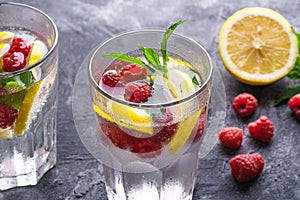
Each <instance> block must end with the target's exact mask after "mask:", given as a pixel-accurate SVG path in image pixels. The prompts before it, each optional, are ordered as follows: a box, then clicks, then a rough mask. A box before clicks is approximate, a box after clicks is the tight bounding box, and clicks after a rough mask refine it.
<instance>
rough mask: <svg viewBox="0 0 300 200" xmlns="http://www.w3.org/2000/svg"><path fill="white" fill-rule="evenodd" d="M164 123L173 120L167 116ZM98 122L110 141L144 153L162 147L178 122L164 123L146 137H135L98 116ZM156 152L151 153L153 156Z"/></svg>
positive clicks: (170, 136) (174, 131)
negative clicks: (155, 132)
mask: <svg viewBox="0 0 300 200" xmlns="http://www.w3.org/2000/svg"><path fill="white" fill-rule="evenodd" d="M165 120H166V123H168V122H169V120H173V118H171V117H167V118H166V119H165ZM99 124H100V127H101V129H102V131H103V132H104V133H105V134H106V136H107V137H108V138H109V139H110V141H111V142H112V143H113V144H114V145H115V146H117V147H119V148H121V149H127V150H129V151H131V152H133V153H138V154H144V153H152V152H158V151H159V150H161V149H162V148H163V145H164V144H166V143H167V142H168V141H170V139H171V138H172V136H173V135H174V134H175V133H176V130H177V127H178V124H177V123H176V124H172V125H166V126H164V127H163V128H162V129H161V130H160V131H159V132H158V133H157V134H155V135H153V136H151V137H148V138H137V137H134V136H132V135H129V134H127V133H126V132H127V131H126V129H125V128H124V127H123V128H122V129H121V128H120V127H119V126H118V125H117V124H115V123H112V122H109V121H107V120H105V119H103V118H99ZM155 155H156V154H153V156H155Z"/></svg>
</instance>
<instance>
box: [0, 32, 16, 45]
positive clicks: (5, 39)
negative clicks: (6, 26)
mask: <svg viewBox="0 0 300 200" xmlns="http://www.w3.org/2000/svg"><path fill="white" fill-rule="evenodd" d="M14 36H15V34H14V33H12V32H9V31H2V32H0V44H1V43H10V42H11V40H12V39H13V38H14Z"/></svg>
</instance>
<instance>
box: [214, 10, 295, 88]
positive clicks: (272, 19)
mask: <svg viewBox="0 0 300 200" xmlns="http://www.w3.org/2000/svg"><path fill="white" fill-rule="evenodd" d="M219 53H220V56H221V59H222V61H223V63H224V65H225V67H226V69H227V70H228V71H229V72H230V73H231V74H232V75H233V76H234V77H235V78H236V79H237V80H239V81H240V82H243V83H246V84H249V85H267V84H270V83H273V82H275V81H277V80H279V79H281V78H283V77H284V76H286V75H287V74H288V72H289V71H290V70H291V69H292V68H293V66H294V64H295V62H296V58H297V55H298V44H297V37H296V34H295V32H294V31H293V30H292V28H291V25H290V24H289V22H288V21H287V20H286V19H285V18H284V17H283V16H282V15H280V14H279V13H277V12H275V11H273V10H271V9H268V8H261V7H254V8H244V9H242V10H239V11H237V12H236V13H234V14H233V15H232V16H231V17H229V18H228V19H227V20H226V22H225V23H224V25H223V27H222V30H221V33H220V36H219Z"/></svg>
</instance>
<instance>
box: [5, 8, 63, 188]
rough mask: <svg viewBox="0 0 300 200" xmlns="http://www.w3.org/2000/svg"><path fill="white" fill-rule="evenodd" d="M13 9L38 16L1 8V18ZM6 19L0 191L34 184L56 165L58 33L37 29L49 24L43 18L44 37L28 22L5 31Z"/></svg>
mask: <svg viewBox="0 0 300 200" xmlns="http://www.w3.org/2000/svg"><path fill="white" fill-rule="evenodd" d="M15 9H16V10H19V9H24V12H25V13H27V14H28V15H30V14H32V13H31V12H37V11H36V10H35V9H33V8H31V7H27V6H25V5H21V4H10V3H7V4H3V5H1V12H3V13H6V12H8V13H10V14H11V13H16V12H17V11H16V10H15ZM7 15H8V14H7ZM8 19H9V18H6V20H8ZM20 19H22V18H20ZM6 20H4V21H3V22H1V24H0V151H1V154H0V190H5V189H9V188H12V187H16V186H26V185H35V184H36V183H37V182H38V180H39V179H40V178H41V177H42V176H43V174H44V173H45V172H47V171H48V170H49V169H50V168H52V167H53V166H54V164H55V163H56V145H55V144H56V108H57V105H56V90H57V79H56V73H57V66H58V57H57V50H56V48H55V45H56V42H57V35H54V37H52V36H51V34H57V32H55V30H56V29H55V27H54V26H49V27H51V28H52V29H49V30H44V29H43V28H41V26H40V24H39V23H42V24H43V25H42V27H43V26H45V23H48V24H49V23H50V25H51V23H52V21H51V20H49V18H47V16H45V15H44V14H42V18H41V19H40V20H41V21H40V22H39V23H38V22H37V23H36V24H35V25H36V26H38V27H36V28H37V29H38V30H39V31H41V32H42V31H43V30H44V31H45V32H43V33H42V35H40V34H39V33H38V32H36V29H35V27H34V26H31V25H30V26H31V28H32V30H31V29H27V28H26V19H22V20H25V21H22V20H21V21H22V22H21V23H23V24H24V27H18V26H6V24H11V23H10V22H7V21H6ZM31 20H33V21H34V20H35V19H34V18H33V19H31ZM2 23H3V24H2ZM49 27H47V28H46V29H48V28H49ZM47 31H50V33H48V32H47ZM53 31H54V32H53ZM47 34H50V35H47Z"/></svg>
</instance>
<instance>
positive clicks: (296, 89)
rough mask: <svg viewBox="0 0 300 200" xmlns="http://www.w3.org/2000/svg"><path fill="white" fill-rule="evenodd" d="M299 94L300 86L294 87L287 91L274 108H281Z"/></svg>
mask: <svg viewBox="0 0 300 200" xmlns="http://www.w3.org/2000/svg"><path fill="white" fill-rule="evenodd" d="M298 93H300V84H298V85H294V86H293V87H290V88H288V89H286V90H285V91H284V92H283V93H282V94H281V95H280V97H279V98H278V99H277V100H276V101H275V103H274V106H279V105H280V104H281V103H283V102H285V101H287V100H289V99H290V98H291V97H293V96H294V95H296V94H298Z"/></svg>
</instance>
